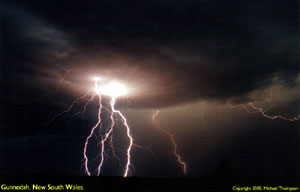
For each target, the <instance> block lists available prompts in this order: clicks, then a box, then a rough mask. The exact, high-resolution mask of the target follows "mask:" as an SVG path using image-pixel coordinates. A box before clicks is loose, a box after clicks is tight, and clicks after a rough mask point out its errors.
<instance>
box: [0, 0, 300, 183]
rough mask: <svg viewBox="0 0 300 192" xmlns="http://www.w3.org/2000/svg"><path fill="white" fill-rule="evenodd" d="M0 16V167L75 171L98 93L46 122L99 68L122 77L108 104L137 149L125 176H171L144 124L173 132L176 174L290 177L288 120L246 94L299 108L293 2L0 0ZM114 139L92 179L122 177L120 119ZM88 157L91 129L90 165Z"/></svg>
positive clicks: (293, 163) (298, 153)
mask: <svg viewBox="0 0 300 192" xmlns="http://www.w3.org/2000/svg"><path fill="white" fill-rule="evenodd" d="M0 22H1V26H0V42H1V48H0V51H1V52H0V64H1V65H0V67H1V68H0V81H1V84H0V99H1V100H0V101H1V103H0V172H5V173H31V174H42V175H43V174H44V175H49V174H50V175H75V176H76V175H85V172H84V170H83V168H82V164H83V146H84V142H85V139H86V137H87V136H88V134H89V132H90V130H91V127H92V126H93V125H94V124H95V123H96V121H97V110H98V109H97V104H96V102H97V101H96V100H95V101H94V102H93V103H91V104H90V105H88V107H87V111H86V113H84V114H83V115H82V116H81V115H77V116H73V115H74V114H76V113H77V112H79V111H80V110H82V108H81V107H82V105H80V104H78V105H76V106H75V107H74V108H73V109H72V110H71V111H70V113H69V114H67V113H64V114H63V115H61V116H59V117H57V118H56V119H54V120H53V121H51V122H50V123H49V121H50V120H51V119H53V117H54V116H55V115H56V114H58V113H60V112H62V111H63V110H64V109H65V107H67V106H68V105H70V104H71V103H72V101H74V100H75V99H76V98H78V97H80V96H82V95H83V94H85V93H86V92H87V91H88V90H89V89H90V88H91V87H92V86H93V85H94V82H93V79H92V78H93V77H95V76H100V77H103V78H105V79H108V80H117V81H119V82H122V83H123V84H125V85H126V86H127V87H128V95H127V96H126V97H122V98H119V99H118V101H117V104H116V108H117V109H120V110H121V111H122V112H123V114H124V115H125V116H126V117H127V119H128V124H129V126H130V127H131V133H132V136H133V138H134V143H135V144H137V145H139V146H144V148H143V149H142V148H140V147H136V146H134V147H133V149H132V153H131V156H132V165H133V166H132V167H131V172H130V174H129V175H130V176H142V177H182V176H184V175H183V173H182V168H181V166H180V165H179V164H178V162H177V161H176V158H175V157H174V156H173V153H172V151H173V148H172V147H173V146H172V143H171V141H170V140H169V138H168V137H167V136H166V135H165V134H164V133H162V132H160V131H159V130H158V129H157V127H160V128H161V129H164V130H167V131H169V132H170V133H172V134H173V135H174V138H175V140H176V142H177V145H178V153H179V154H180V155H181V158H182V160H184V161H185V162H186V164H187V175H188V176H195V177H198V176H204V177H205V176H214V175H218V174H236V175H241V176H289V177H292V176H299V175H300V164H299V162H300V142H299V138H300V130H299V128H300V126H299V125H300V123H299V122H300V120H299V121H294V122H290V121H285V120H282V119H274V120H271V119H268V118H266V117H264V116H263V115H262V114H261V113H259V112H257V111H255V110H254V109H251V107H250V106H249V104H248V103H249V102H252V103H254V104H255V105H256V106H258V107H263V108H264V109H265V110H266V114H268V115H270V116H275V115H281V116H284V117H287V118H293V117H297V116H298V115H299V114H300V33H299V27H300V7H299V4H298V1H293V0H291V1H286V0H272V1H270V0H260V1H256V0H251V1H250V0H249V1H246V0H244V1H241V0H230V1H213V0H198V1H196V0H185V1H179V0H172V1H167V0H151V1H150V0H128V1H122V0H101V1H92V0H72V1H71V0H43V1H40V0H24V1H17V0H9V1H8V0H7V1H5V0H0ZM270 95H271V97H272V99H271V100H270V101H269V100H266V99H268V98H270ZM103 101H104V105H107V104H108V102H109V98H106V97H105V98H104V100H103ZM105 103H106V104H105ZM156 110H160V113H159V115H158V116H157V117H156V119H155V122H153V121H152V115H153V114H154V113H155V112H156ZM103 115H104V117H103V122H102V124H103V126H104V127H105V126H109V123H110V122H109V119H108V118H107V117H108V114H105V113H104V114H103ZM116 119H117V118H116ZM114 143H115V149H116V152H117V154H118V155H119V157H120V160H121V161H120V162H121V166H120V165H119V162H118V160H116V159H113V158H112V157H111V155H110V157H107V158H106V161H105V164H104V168H103V172H102V174H103V175H105V176H120V175H122V173H123V167H124V164H125V154H124V153H125V151H126V147H127V145H128V140H127V137H126V136H125V131H124V128H123V127H122V123H121V121H120V119H119V120H118V119H117V126H116V128H115V130H114ZM98 153H99V149H98V148H97V138H96V137H93V139H92V140H91V143H90V145H89V148H88V155H89V157H90V159H91V163H90V165H89V166H90V168H91V170H94V169H96V167H97V162H98V160H99V158H98V160H93V159H97V154H98ZM108 154H110V152H109V151H108ZM93 173H94V172H93Z"/></svg>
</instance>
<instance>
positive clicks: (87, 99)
mask: <svg viewBox="0 0 300 192" xmlns="http://www.w3.org/2000/svg"><path fill="white" fill-rule="evenodd" d="M94 80H95V85H94V88H93V89H94V92H95V93H94V94H91V90H89V91H88V92H87V93H86V94H85V95H83V96H81V97H78V98H77V99H75V100H74V101H73V102H72V103H71V104H70V105H69V106H68V107H67V108H66V109H65V110H64V111H62V112H61V113H59V114H57V115H55V116H54V117H53V118H52V119H51V120H50V121H49V122H48V123H47V125H48V124H50V123H51V122H53V121H54V120H55V119H56V118H58V117H59V116H61V115H63V114H64V113H70V111H71V110H72V108H73V107H74V106H75V105H77V104H78V103H81V102H82V101H84V102H83V107H82V109H81V111H80V112H78V113H76V114H74V115H72V116H71V118H73V117H74V116H76V115H79V114H81V115H82V117H83V114H84V113H85V112H86V110H87V106H88V104H89V103H91V102H92V101H93V100H94V99H95V97H97V99H98V114H97V122H96V124H95V125H94V126H93V127H92V128H91V131H90V133H89V135H88V136H87V137H86V139H85V142H84V147H83V160H84V163H83V166H84V170H85V173H86V174H87V175H88V176H91V175H92V174H91V172H90V170H89V158H88V156H87V150H88V145H89V142H90V139H91V138H92V137H93V136H94V135H95V132H96V129H97V128H98V127H99V128H100V138H101V141H100V142H99V144H101V152H100V155H99V156H100V158H101V159H100V162H99V165H98V167H97V175H98V176H99V175H100V174H101V169H102V167H103V163H104V160H105V155H104V154H105V143H106V141H107V140H108V139H109V138H110V140H109V142H110V143H109V144H110V147H111V150H112V154H113V156H114V157H115V158H116V159H118V160H119V163H120V158H119V157H118V156H117V155H116V154H115V151H114V147H113V140H112V137H113V129H114V126H115V119H114V115H118V116H119V117H121V119H122V122H123V125H124V127H125V128H126V135H127V137H128V139H129V146H128V148H127V150H126V165H125V167H124V173H123V176H124V177H127V176H128V173H129V172H130V166H131V149H132V146H133V138H132V135H131V131H130V127H129V125H128V123H127V119H126V118H125V116H124V115H123V114H122V113H121V111H120V110H116V109H115V103H116V99H117V98H118V96H119V95H122V94H125V92H126V91H125V90H121V92H120V90H119V89H121V88H122V87H120V84H108V85H106V86H105V85H101V86H99V85H98V82H99V80H100V78H98V77H96V78H95V79H94ZM102 93H103V94H105V95H108V96H111V101H110V109H109V108H107V107H105V106H103V105H102V96H101V94H102ZM102 110H106V111H108V113H109V114H110V120H111V124H110V126H109V127H108V128H107V129H106V133H105V134H104V136H103V135H102V134H101V132H103V130H102V128H101V113H102ZM95 136H96V135H95ZM97 157H98V156H97ZM120 165H121V163H120Z"/></svg>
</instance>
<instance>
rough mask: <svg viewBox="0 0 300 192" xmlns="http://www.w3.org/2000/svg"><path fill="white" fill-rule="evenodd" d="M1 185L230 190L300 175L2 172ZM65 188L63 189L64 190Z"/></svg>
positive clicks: (290, 182) (292, 182) (291, 181)
mask: <svg viewBox="0 0 300 192" xmlns="http://www.w3.org/2000/svg"><path fill="white" fill-rule="evenodd" d="M0 180H1V184H3V183H5V184H6V185H10V184H13V185H21V184H24V185H25V184H27V185H29V186H30V187H31V185H32V184H38V185H48V184H51V185H60V184H62V185H65V184H74V185H75V184H76V185H82V186H83V187H84V191H104V189H107V190H109V191H234V190H232V187H233V186H239V187H252V186H274V187H276V186H285V187H299V181H300V178H299V177H298V178H295V177H293V178H287V177H285V178H284V177H268V178H265V177H264V178H263V177H237V176H226V175H220V176H215V177H205V178H203V177H182V178H143V177H128V178H123V177H103V176H101V177H94V176H92V177H87V176H62V175H48V176H46V175H29V174H14V175H11V174H5V173H4V174H3V173H1V176H0ZM65 191H67V190H65Z"/></svg>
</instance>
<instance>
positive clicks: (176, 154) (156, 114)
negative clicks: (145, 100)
mask: <svg viewBox="0 0 300 192" xmlns="http://www.w3.org/2000/svg"><path fill="white" fill-rule="evenodd" d="M158 114H159V110H157V111H156V112H155V113H154V114H153V115H152V121H153V123H154V122H155V118H156V117H157V116H158ZM156 128H157V129H158V130H159V131H161V132H163V133H164V134H166V135H167V136H169V138H170V140H171V142H172V145H173V154H174V156H175V157H176V159H177V161H178V163H179V164H180V165H181V166H182V169H183V174H186V172H187V166H186V163H185V162H184V161H183V160H182V158H181V156H180V155H179V154H178V152H177V144H176V142H175V139H174V136H173V135H172V134H171V133H170V132H168V131H166V130H164V129H161V128H160V127H159V126H156Z"/></svg>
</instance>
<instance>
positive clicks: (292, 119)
mask: <svg viewBox="0 0 300 192" xmlns="http://www.w3.org/2000/svg"><path fill="white" fill-rule="evenodd" d="M272 99H273V94H272V90H271V93H270V95H269V97H268V98H266V99H265V100H264V101H257V102H255V103H267V102H268V103H269V102H271V101H272ZM228 104H229V106H230V107H232V108H234V107H236V106H233V105H231V104H230V103H228ZM237 106H242V107H243V108H244V109H245V110H246V111H247V112H248V113H255V112H256V113H260V114H261V115H262V116H263V117H265V118H267V119H271V120H274V119H281V120H285V121H291V122H293V121H298V120H300V114H299V115H298V116H296V117H284V116H281V115H269V114H267V113H266V112H267V111H268V110H269V109H270V108H271V107H269V108H268V109H264V108H263V107H258V106H256V105H255V104H254V102H249V103H248V104H247V106H249V107H250V108H251V109H253V110H254V111H249V109H248V108H247V106H246V105H237Z"/></svg>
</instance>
